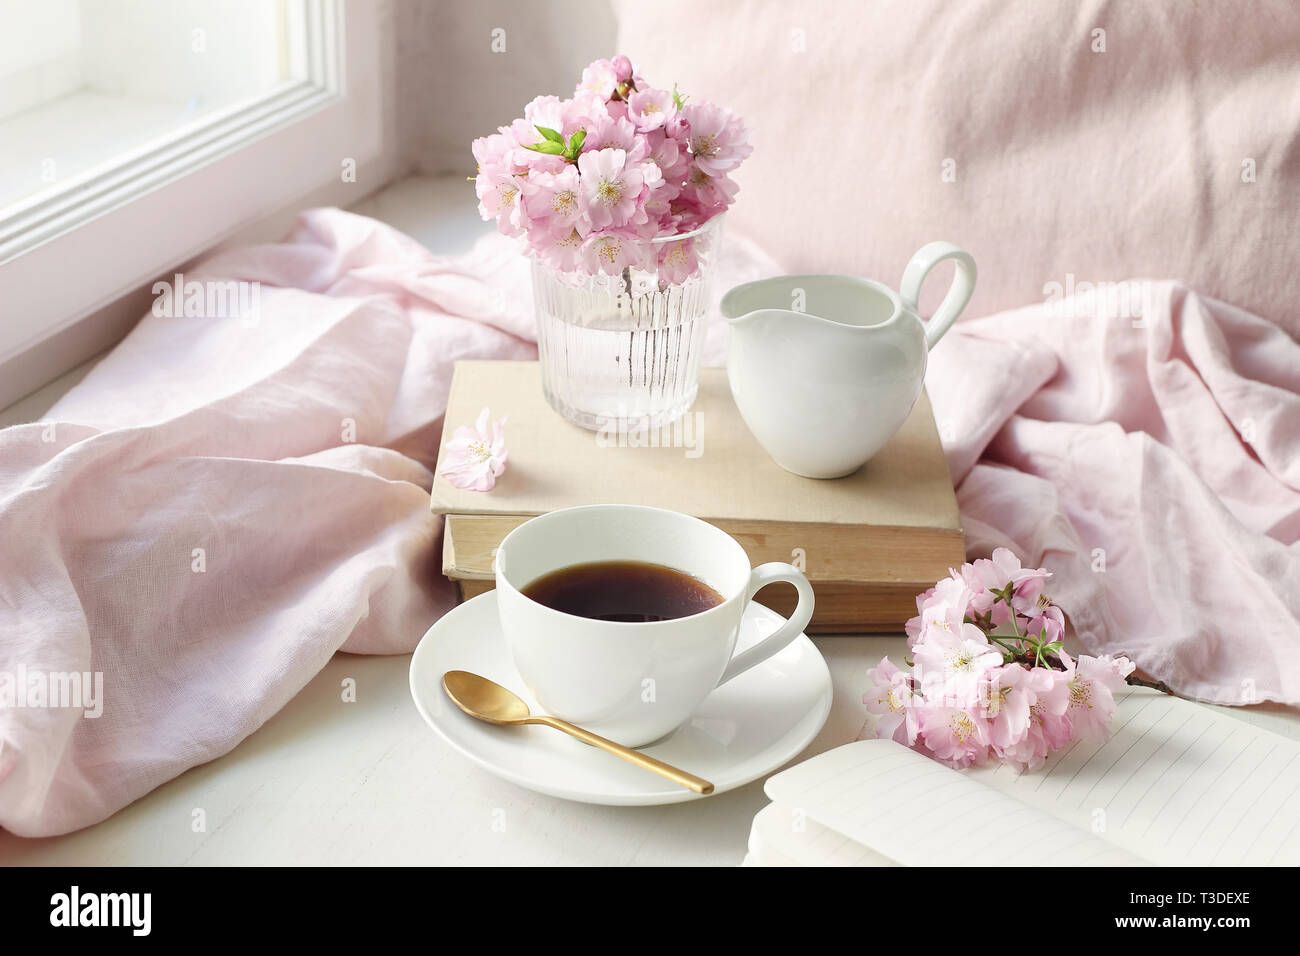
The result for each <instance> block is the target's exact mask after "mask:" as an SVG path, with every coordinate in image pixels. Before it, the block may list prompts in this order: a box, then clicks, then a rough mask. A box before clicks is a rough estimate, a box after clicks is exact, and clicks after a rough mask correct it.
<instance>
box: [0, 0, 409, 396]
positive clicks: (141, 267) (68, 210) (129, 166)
mask: <svg viewBox="0 0 1300 956" xmlns="http://www.w3.org/2000/svg"><path fill="white" fill-rule="evenodd" d="M302 9H303V19H304V22H305V25H306V27H307V37H308V43H307V53H306V76H305V77H304V78H303V79H302V80H300V81H297V82H292V83H288V84H285V85H283V86H282V87H280V88H277V89H275V90H273V91H270V92H268V93H267V94H266V95H265V96H263V97H261V98H258V99H256V100H255V101H253V102H248V103H244V104H240V105H238V106H235V107H231V108H228V109H226V110H222V111H218V112H217V113H215V114H214V115H213V116H211V117H208V118H205V119H204V120H203V121H202V122H200V123H198V124H196V125H195V126H192V127H189V128H186V129H184V130H182V131H180V132H179V133H177V134H176V135H173V136H170V137H168V138H165V139H161V140H159V141H157V142H155V143H151V144H150V145H149V147H147V148H144V149H142V150H138V151H136V152H135V153H133V154H127V155H125V156H123V157H122V159H121V161H120V162H117V163H115V164H114V165H113V166H112V168H106V169H102V170H100V171H97V172H96V173H94V174H93V175H89V176H86V177H84V178H82V179H80V180H74V181H72V182H70V183H69V184H67V186H66V187H65V188H64V189H61V190H60V191H59V192H58V193H56V194H54V195H49V196H47V197H38V198H37V200H36V201H33V202H29V203H27V204H18V205H17V206H16V207H15V209H14V210H13V211H12V212H10V213H9V214H7V215H6V217H5V218H4V219H3V220H0V407H3V406H4V405H7V404H8V403H9V402H11V401H14V400H15V399H17V398H18V397H21V395H23V394H25V393H26V392H27V391H30V390H31V389H32V388H35V387H37V386H39V385H40V384H42V383H43V382H44V381H47V380H49V379H50V378H53V377H55V376H57V375H58V374H60V373H61V372H63V371H66V370H67V369H68V368H71V367H73V366H74V365H76V364H78V363H79V362H80V361H83V360H84V359H85V358H88V357H90V356H91V355H93V354H96V352H98V351H99V350H101V349H102V348H105V347H107V345H109V344H111V341H105V335H106V334H107V335H113V336H120V334H121V333H122V329H121V328H117V329H116V330H100V331H99V332H96V333H91V334H89V335H87V334H86V333H85V332H84V330H83V331H82V332H81V333H80V334H78V330H77V328H76V327H77V326H78V324H79V323H81V322H82V321H83V320H85V319H86V318H87V317H88V316H92V315H93V314H95V313H97V312H99V311H102V310H104V309H105V307H106V306H109V305H110V304H111V303H114V302H116V301H118V300H121V299H122V298H123V297H124V296H127V295H128V294H129V293H131V292H132V291H137V290H139V289H140V288H142V287H147V286H148V285H150V284H151V283H152V281H153V280H154V279H156V278H157V277H159V276H161V275H163V274H164V273H165V272H166V271H167V270H169V269H172V268H174V267H175V266H177V265H179V264H181V263H184V262H187V261H189V260H190V259H192V258H193V257H194V256H196V255H198V254H199V253H201V252H202V251H204V250H206V249H209V248H211V247H212V246H214V245H216V244H217V243H218V242H220V241H221V240H222V239H224V238H226V237H228V236H230V235H231V234H233V233H235V232H237V231H238V230H240V229H241V228H243V227H246V226H248V225H249V224H251V223H254V222H257V221H258V220H260V219H263V218H265V217H266V216H269V215H271V214H273V213H275V212H277V211H280V210H283V209H285V208H286V207H289V206H291V205H292V204H293V203H294V202H295V201H299V200H301V199H303V198H304V197H306V196H308V195H309V194H313V193H316V192H318V191H319V190H321V189H322V188H323V187H327V186H329V185H330V184H331V183H341V182H343V181H344V176H343V173H344V167H345V164H350V165H351V166H352V168H353V169H360V168H361V167H363V166H365V165H366V164H368V163H370V162H372V161H373V160H375V159H376V158H377V157H378V156H379V155H380V154H381V152H383V150H384V147H385V143H384V122H383V94H384V90H383V82H382V76H383V69H382V63H381V59H382V46H383V44H382V37H381V33H382V29H381V23H380V20H381V18H382V17H384V16H387V15H388V13H389V10H388V7H387V5H386V4H376V3H372V2H370V0H302ZM353 189H354V191H355V187H353ZM213 196H219V197H220V200H219V201H215V202H214V201H212V197H213ZM357 198H360V196H359V194H358V196H357ZM139 314H140V313H139V312H136V317H137V318H138V316H139ZM56 340H61V341H62V342H63V343H65V344H64V345H63V346H62V347H61V348H59V349H57V350H51V349H50V348H45V349H42V348H41V346H42V345H43V344H45V345H48V344H51V343H53V342H55V341H56ZM38 354H39V361H38V362H37V366H38V367H33V366H32V364H31V362H30V359H31V357H32V356H36V355H38Z"/></svg>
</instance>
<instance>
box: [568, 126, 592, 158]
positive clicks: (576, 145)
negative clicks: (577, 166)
mask: <svg viewBox="0 0 1300 956" xmlns="http://www.w3.org/2000/svg"><path fill="white" fill-rule="evenodd" d="M586 141H587V131H586V130H585V129H580V130H578V131H577V132H576V133H574V134H573V135H572V136H570V137H569V145H568V146H566V147H564V153H563V156H564V158H565V159H567V160H569V162H573V161H574V160H575V159H577V158H578V152H579V151H580V150H581V149H582V144H583V143H585V142H586Z"/></svg>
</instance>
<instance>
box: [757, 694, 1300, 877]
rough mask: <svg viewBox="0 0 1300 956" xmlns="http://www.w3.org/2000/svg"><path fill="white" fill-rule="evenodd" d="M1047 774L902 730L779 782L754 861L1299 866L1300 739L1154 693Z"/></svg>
mask: <svg viewBox="0 0 1300 956" xmlns="http://www.w3.org/2000/svg"><path fill="white" fill-rule="evenodd" d="M1114 730H1115V732H1114V735H1113V736H1112V737H1111V739H1110V740H1109V741H1108V742H1106V743H1105V744H1101V745H1098V744H1095V743H1086V744H1085V743H1080V744H1075V745H1073V746H1072V747H1069V748H1066V749H1064V750H1062V751H1060V752H1058V753H1056V754H1054V755H1053V756H1052V757H1050V758H1049V759H1048V761H1047V763H1046V765H1045V766H1043V767H1041V768H1039V769H1038V770H1036V771H1033V772H1030V773H1025V774H1017V773H1016V772H1015V771H1014V770H1012V769H1010V768H1008V767H1003V766H989V767H982V768H978V769H974V770H968V771H964V772H959V771H956V770H951V769H949V768H948V767H945V766H943V765H942V764H940V763H937V762H936V761H934V760H931V759H930V758H928V757H924V756H922V755H920V754H918V753H916V752H915V751H912V750H909V749H907V748H906V747H904V746H902V745H900V744H898V743H895V742H894V741H892V740H863V741H858V742H857V743H852V744H847V745H845V746H843V747H839V748H837V749H835V750H831V751H828V752H827V753H824V754H821V755H819V756H817V757H814V758H812V759H811V760H808V761H805V762H804V763H801V764H799V765H798V766H796V767H793V768H791V769H789V770H786V771H784V772H783V773H779V774H777V775H776V776H774V777H772V778H771V779H770V780H768V782H767V785H766V787H765V790H766V792H767V795H768V796H769V797H770V798H771V799H772V801H773V802H772V803H771V804H770V805H768V806H767V807H766V808H764V809H763V810H762V811H760V812H759V814H758V815H757V817H755V819H754V826H753V829H752V830H751V833H750V843H749V854H748V855H747V856H746V858H745V864H746V865H750V866H799V865H808V866H973V865H979V866H989V865H997V866H1004V865H1005V866H1016V865H1028V866H1125V865H1138V866H1140V865H1143V864H1156V865H1225V866H1233V865H1239V864H1253V865H1264V866H1267V865H1290V866H1295V865H1300V743H1297V742H1296V741H1293V740H1288V739H1287V738H1285V737H1282V736H1280V735H1278V734H1275V733H1272V732H1271V731H1268V730H1263V729H1260V728H1257V727H1254V726H1253V725H1251V724H1247V723H1245V722H1243V721H1241V720H1238V719H1236V718H1234V717H1230V716H1227V715H1224V714H1220V713H1216V712H1215V711H1213V710H1211V709H1209V708H1206V707H1203V706H1199V705H1196V704H1191V703H1189V702H1187V701H1183V700H1179V699H1177V698H1173V697H1167V696H1165V695H1162V694H1158V693H1155V692H1151V691H1146V690H1136V689H1135V690H1134V691H1133V692H1131V693H1129V694H1128V695H1127V696H1126V697H1125V698H1124V699H1123V700H1121V701H1120V702H1119V706H1118V708H1117V710H1116V713H1115V720H1114Z"/></svg>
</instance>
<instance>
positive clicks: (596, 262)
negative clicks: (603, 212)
mask: <svg viewBox="0 0 1300 956" xmlns="http://www.w3.org/2000/svg"><path fill="white" fill-rule="evenodd" d="M645 256H646V243H644V242H641V241H640V237H638V236H637V235H636V234H635V233H633V232H631V231H627V230H609V231H606V232H595V233H592V234H591V235H589V236H587V238H586V239H584V240H583V243H582V247H581V248H580V249H579V250H578V258H579V261H580V262H581V263H582V265H583V266H584V267H585V268H586V270H587V271H588V272H590V273H593V274H595V273H597V272H600V273H604V274H605V275H618V274H619V273H621V272H622V271H623V270H624V269H625V268H627V267H628V266H636V267H637V268H644V267H645V266H646V265H647V263H646V261H645Z"/></svg>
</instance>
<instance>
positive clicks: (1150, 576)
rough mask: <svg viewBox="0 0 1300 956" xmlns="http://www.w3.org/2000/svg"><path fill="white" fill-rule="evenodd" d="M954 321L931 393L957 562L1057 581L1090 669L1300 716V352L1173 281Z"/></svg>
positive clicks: (1274, 331)
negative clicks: (958, 547)
mask: <svg viewBox="0 0 1300 956" xmlns="http://www.w3.org/2000/svg"><path fill="white" fill-rule="evenodd" d="M1139 287H1140V289H1141V294H1140V295H1139V294H1133V295H1127V296H1119V295H1115V294H1111V295H1104V296H1102V295H1097V296H1091V297H1076V299H1074V300H1064V301H1060V302H1055V303H1049V304H1040V305H1034V306H1030V307H1028V308H1023V309H1018V310H1014V311H1010V312H1003V313H1000V314H997V315H993V316H990V317H988V318H984V319H977V320H973V321H966V322H961V323H959V324H958V325H957V326H956V327H955V328H954V329H953V330H952V331H951V332H949V333H948V336H947V337H946V338H945V339H944V340H943V341H941V342H940V343H939V345H938V346H937V347H936V348H935V350H934V352H933V353H932V354H931V364H930V368H929V371H928V373H927V377H926V381H927V388H928V390H929V394H930V398H931V400H932V402H933V405H934V409H935V417H936V419H937V421H938V423H939V427H940V431H941V434H942V435H943V437H944V440H945V448H946V451H947V455H948V464H949V469H950V471H951V472H952V477H953V481H954V482H955V483H956V484H957V500H958V504H959V505H960V508H961V515H962V522H963V525H964V527H965V531H966V546H967V552H968V554H969V555H971V556H977V555H987V554H989V553H990V552H991V551H992V549H993V548H995V547H997V546H999V545H1002V546H1006V547H1009V548H1011V549H1012V550H1014V551H1015V552H1016V553H1017V554H1019V555H1020V556H1021V558H1022V560H1023V561H1024V562H1025V563H1026V564H1030V565H1040V566H1044V567H1047V568H1048V569H1050V570H1051V571H1053V572H1054V574H1055V577H1054V579H1053V581H1052V584H1051V596H1052V597H1053V598H1054V599H1055V600H1056V601H1057V603H1058V604H1060V605H1061V606H1062V607H1063V608H1064V609H1065V611H1066V612H1067V614H1068V615H1069V618H1070V620H1071V623H1072V624H1073V626H1074V629H1075V632H1076V635H1077V637H1078V639H1079V641H1080V642H1081V643H1082V645H1083V646H1084V647H1085V648H1086V649H1087V650H1088V651H1090V652H1092V653H1101V652H1108V653H1112V654H1118V653H1124V654H1127V655H1129V656H1130V657H1131V658H1132V659H1133V660H1134V661H1136V662H1137V664H1138V666H1139V667H1141V668H1142V669H1143V670H1144V671H1146V672H1147V673H1149V674H1151V675H1153V676H1154V677H1157V678H1159V679H1160V680H1163V681H1165V682H1166V683H1167V684H1168V685H1169V686H1170V687H1172V688H1174V689H1175V690H1177V691H1178V692H1180V693H1182V694H1184V695H1186V696H1190V697H1194V698H1197V699H1200V700H1204V701H1210V702H1214V703H1220V704H1250V703H1258V702H1262V701H1277V702H1280V703H1285V704H1290V705H1296V704H1300V344H1297V343H1296V342H1295V341H1294V340H1293V339H1291V338H1290V337H1289V336H1288V335H1287V334H1286V333H1285V332H1283V331H1281V330H1280V329H1279V328H1277V327H1275V326H1273V325H1271V324H1269V323H1268V322H1267V321H1265V320H1263V319H1261V318H1259V317H1257V316H1254V315H1251V314H1249V313H1247V312H1243V311H1241V310H1240V309H1237V308H1234V307H1232V306H1230V305H1226V304H1224V303H1222V302H1217V301H1215V300H1213V299H1209V298H1205V297H1203V296H1199V295H1197V294H1196V293H1195V292H1194V291H1191V290H1189V289H1187V288H1186V287H1184V286H1183V285H1180V284H1178V283H1175V282H1149V281H1148V282H1143V283H1141V284H1140V286H1139Z"/></svg>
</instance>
